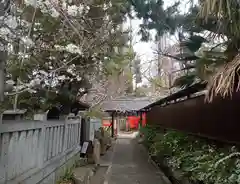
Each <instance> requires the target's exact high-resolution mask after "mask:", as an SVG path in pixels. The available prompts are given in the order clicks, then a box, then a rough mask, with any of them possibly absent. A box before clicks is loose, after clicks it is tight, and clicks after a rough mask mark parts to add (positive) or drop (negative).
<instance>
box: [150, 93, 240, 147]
mask: <svg viewBox="0 0 240 184" xmlns="http://www.w3.org/2000/svg"><path fill="white" fill-rule="evenodd" d="M239 115H240V93H236V94H234V95H233V97H232V98H226V99H222V98H216V99H215V100H214V101H213V102H212V103H205V102H204V95H201V96H199V97H195V98H192V99H187V100H184V101H180V102H176V103H172V104H169V105H166V106H160V105H156V106H153V107H152V108H151V110H150V111H149V112H147V114H146V120H147V123H148V124H153V125H158V126H161V127H164V128H167V129H174V130H178V131H184V132H187V133H190V134H194V135H199V136H203V137H207V138H210V139H216V140H220V141H224V142H232V143H238V144H240V134H239V130H240V122H239V117H240V116H239Z"/></svg>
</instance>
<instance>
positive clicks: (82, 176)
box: [73, 165, 95, 184]
mask: <svg viewBox="0 0 240 184" xmlns="http://www.w3.org/2000/svg"><path fill="white" fill-rule="evenodd" d="M94 169H95V166H93V165H87V166H83V167H77V168H75V169H74V170H73V178H74V183H75V184H90V178H91V177H92V176H93V175H94Z"/></svg>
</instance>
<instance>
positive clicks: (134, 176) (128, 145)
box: [108, 133, 169, 184]
mask: <svg viewBox="0 0 240 184" xmlns="http://www.w3.org/2000/svg"><path fill="white" fill-rule="evenodd" d="M135 137H136V134H134V133H133V134H131V135H129V134H121V135H119V138H118V139H117V141H116V144H115V148H114V151H113V158H112V166H111V169H110V170H109V173H108V175H109V176H108V184H168V183H169V182H168V180H166V178H164V175H163V173H162V172H161V171H159V170H158V169H156V168H155V167H154V166H153V165H152V164H150V163H149V162H148V157H147V153H146V151H145V150H144V148H143V147H142V146H141V145H139V144H138V143H137V141H136V140H135Z"/></svg>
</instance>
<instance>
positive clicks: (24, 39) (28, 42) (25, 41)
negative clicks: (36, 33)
mask: <svg viewBox="0 0 240 184" xmlns="http://www.w3.org/2000/svg"><path fill="white" fill-rule="evenodd" d="M21 41H22V42H23V44H24V45H25V46H26V47H27V48H31V47H33V46H34V42H33V41H32V39H31V38H29V37H28V36H25V37H21Z"/></svg>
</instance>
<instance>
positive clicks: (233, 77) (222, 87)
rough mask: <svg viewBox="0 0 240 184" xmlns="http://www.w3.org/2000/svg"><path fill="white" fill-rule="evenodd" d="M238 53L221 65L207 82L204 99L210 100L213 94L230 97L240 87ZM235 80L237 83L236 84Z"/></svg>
mask: <svg viewBox="0 0 240 184" xmlns="http://www.w3.org/2000/svg"><path fill="white" fill-rule="evenodd" d="M239 70H240V54H239V55H237V56H236V57H235V58H234V60H233V61H232V62H229V63H227V64H225V65H224V66H222V67H221V68H220V69H219V71H218V72H217V73H216V74H215V75H214V76H213V77H212V79H211V80H210V81H209V83H208V87H207V90H208V92H207V94H206V99H205V100H206V101H207V102H211V101H212V100H213V98H214V97H215V96H222V97H223V98H225V97H227V96H228V97H229V96H230V97H232V94H233V92H235V91H238V90H239V89H240V77H239V73H240V72H239ZM236 82H237V84H236Z"/></svg>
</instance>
